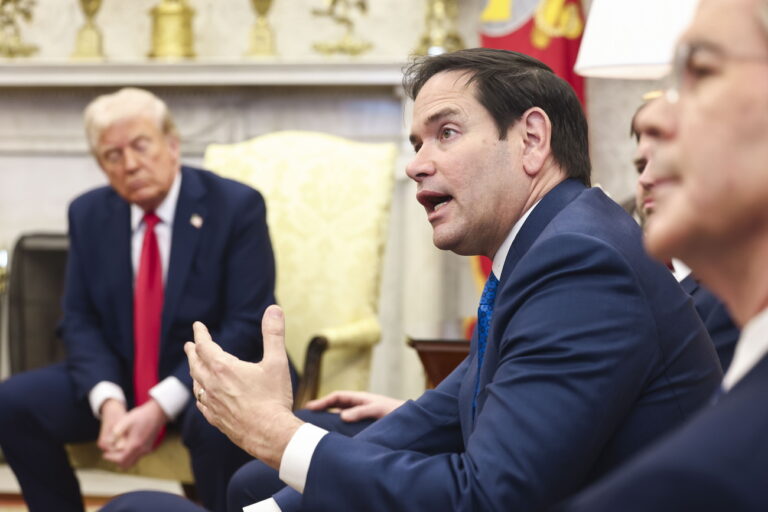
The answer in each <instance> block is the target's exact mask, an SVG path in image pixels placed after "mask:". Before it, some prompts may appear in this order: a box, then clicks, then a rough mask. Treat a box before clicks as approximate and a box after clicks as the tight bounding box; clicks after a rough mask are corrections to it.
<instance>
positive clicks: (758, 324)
mask: <svg viewBox="0 0 768 512" xmlns="http://www.w3.org/2000/svg"><path fill="white" fill-rule="evenodd" d="M766 353H768V308H767V309H764V310H763V311H761V312H760V313H758V314H757V316H754V317H752V320H750V321H749V322H747V325H745V326H744V329H742V331H741V336H740V337H739V342H738V343H737V344H736V350H735V351H734V353H733V362H731V366H730V367H729V368H728V373H726V374H725V378H723V389H724V390H725V391H729V390H730V389H731V388H732V387H733V386H735V385H736V383H738V382H739V381H740V380H741V379H742V378H743V377H744V376H745V375H746V374H747V373H749V371H750V370H752V368H754V367H755V365H756V364H757V363H758V362H759V361H760V360H761V359H762V358H763V356H765V354H766Z"/></svg>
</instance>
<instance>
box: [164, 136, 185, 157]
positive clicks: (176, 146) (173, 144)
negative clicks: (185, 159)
mask: <svg viewBox="0 0 768 512" xmlns="http://www.w3.org/2000/svg"><path fill="white" fill-rule="evenodd" d="M165 140H166V141H168V147H169V148H170V150H171V154H172V155H173V157H174V159H176V161H177V162H180V161H181V142H180V141H179V137H178V136H176V135H174V134H167V135H166V136H165Z"/></svg>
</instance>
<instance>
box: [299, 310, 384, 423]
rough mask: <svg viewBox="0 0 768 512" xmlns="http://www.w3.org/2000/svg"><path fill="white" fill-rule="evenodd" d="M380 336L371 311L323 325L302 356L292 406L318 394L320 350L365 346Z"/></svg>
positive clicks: (376, 321)
mask: <svg viewBox="0 0 768 512" xmlns="http://www.w3.org/2000/svg"><path fill="white" fill-rule="evenodd" d="M380 338H381V326H380V325H379V320H378V318H376V317H375V316H373V315H371V316H369V317H366V318H364V319H362V320H358V321H357V322H353V323H351V324H347V325H343V326H339V327H330V328H327V329H323V330H322V331H320V332H319V333H318V334H317V335H315V336H314V337H313V338H312V340H311V341H310V342H309V345H307V352H306V355H305V357H304V369H303V371H302V374H301V381H300V383H299V389H298V391H297V393H296V397H295V399H294V401H293V403H294V409H300V408H301V407H303V406H304V404H305V403H307V402H308V401H309V400H313V399H315V398H317V393H318V390H319V389H320V377H321V375H320V364H321V362H322V359H323V354H324V353H325V351H326V350H328V349H335V348H352V349H354V348H367V347H371V346H372V345H374V344H375V343H376V342H378V341H379V339H380Z"/></svg>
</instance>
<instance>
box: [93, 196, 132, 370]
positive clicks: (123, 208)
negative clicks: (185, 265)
mask: <svg viewBox="0 0 768 512" xmlns="http://www.w3.org/2000/svg"><path fill="white" fill-rule="evenodd" d="M108 201H109V203H110V204H109V217H108V218H107V219H106V223H105V224H104V231H103V233H102V237H103V239H102V240H100V241H98V242H94V243H97V244H98V246H99V247H103V248H104V251H105V255H104V258H105V259H104V261H109V262H111V263H110V264H108V265H107V266H106V267H105V268H107V269H111V270H112V271H109V270H108V272H109V274H110V275H107V276H104V278H105V282H108V283H110V288H111V289H112V290H114V293H112V294H111V296H112V299H113V300H114V314H115V318H116V320H117V325H118V332H120V335H121V338H122V339H121V340H120V343H119V347H120V349H121V350H123V352H124V354H125V355H126V356H127V357H132V355H133V348H132V347H133V266H132V263H131V211H130V206H129V205H128V203H126V202H125V201H124V200H122V199H121V198H120V197H119V196H118V195H117V194H116V193H113V195H111V196H110V197H109V199H108Z"/></svg>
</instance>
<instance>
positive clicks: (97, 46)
mask: <svg viewBox="0 0 768 512" xmlns="http://www.w3.org/2000/svg"><path fill="white" fill-rule="evenodd" d="M80 7H81V8H82V9H83V14H85V24H84V25H83V26H82V27H81V28H80V30H79V31H78V32H77V39H76V40H75V51H74V52H73V53H72V59H74V60H104V50H103V45H102V37H101V31H100V30H99V28H98V27H97V26H96V23H94V21H93V19H94V18H95V17H96V13H97V12H99V8H100V7H101V0H80Z"/></svg>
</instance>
